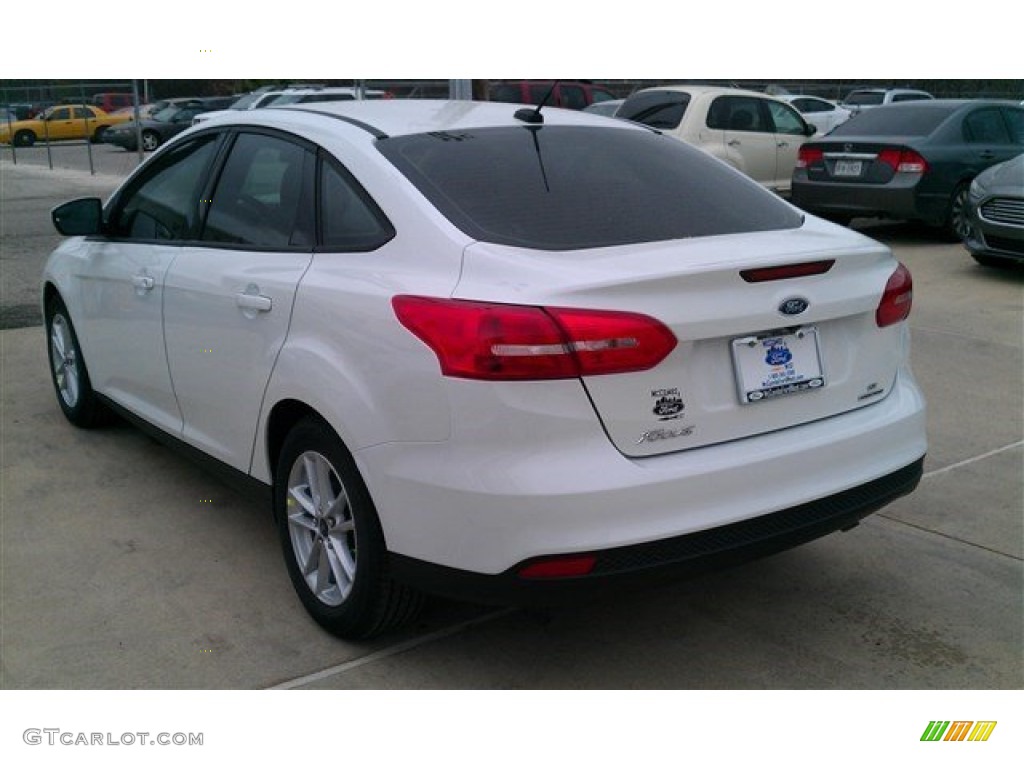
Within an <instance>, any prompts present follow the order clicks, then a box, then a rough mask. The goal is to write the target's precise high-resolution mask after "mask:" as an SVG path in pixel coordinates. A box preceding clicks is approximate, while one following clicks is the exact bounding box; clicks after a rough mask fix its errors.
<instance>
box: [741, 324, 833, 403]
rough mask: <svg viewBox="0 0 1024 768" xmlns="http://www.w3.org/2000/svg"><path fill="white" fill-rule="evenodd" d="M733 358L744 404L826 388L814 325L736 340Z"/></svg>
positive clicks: (816, 330)
mask: <svg viewBox="0 0 1024 768" xmlns="http://www.w3.org/2000/svg"><path fill="white" fill-rule="evenodd" d="M732 359H733V363H734V365H735V369H736V383H737V386H738V389H739V396H740V402H741V403H743V404H744V405H747V404H750V403H760V402H762V401H764V400H770V399H772V398H775V397H780V396H782V395H793V394H798V393H801V392H809V391H812V390H815V389H821V388H822V387H824V386H825V375H824V372H823V371H822V367H821V354H820V353H819V350H818V329H817V328H815V327H813V326H805V327H803V328H800V329H798V330H796V331H793V332H791V333H780V334H762V335H759V336H747V337H744V338H742V339H733V341H732Z"/></svg>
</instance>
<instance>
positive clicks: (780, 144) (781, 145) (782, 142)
mask: <svg viewBox="0 0 1024 768" xmlns="http://www.w3.org/2000/svg"><path fill="white" fill-rule="evenodd" d="M775 146H777V147H783V148H784V147H788V146H789V142H788V141H780V142H779V143H778V144H776V145H775Z"/></svg>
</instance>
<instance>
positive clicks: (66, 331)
mask: <svg viewBox="0 0 1024 768" xmlns="http://www.w3.org/2000/svg"><path fill="white" fill-rule="evenodd" d="M50 359H51V362H52V363H53V377H54V380H55V381H56V384H57V391H58V392H59V393H60V396H61V399H62V400H63V401H64V403H65V404H66V405H67V406H68V408H74V407H75V406H76V405H78V399H79V397H80V396H81V372H80V371H79V368H78V355H77V354H76V353H75V344H74V341H73V340H72V338H71V327H70V326H69V325H68V321H67V320H66V319H65V318H64V315H61V314H56V315H54V316H53V320H52V321H51V323H50Z"/></svg>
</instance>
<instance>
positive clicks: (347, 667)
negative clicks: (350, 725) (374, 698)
mask: <svg viewBox="0 0 1024 768" xmlns="http://www.w3.org/2000/svg"><path fill="white" fill-rule="evenodd" d="M515 610H516V609H515V608H503V609H501V610H499V611H493V612H491V613H488V614H486V615H484V616H478V617H477V618H475V619H470V620H469V621H462V622H459V623H458V624H453V625H452V626H450V627H445V628H443V629H439V630H437V631H435V632H431V633H430V634H428V635H423V636H422V637H414V638H412V639H411V640H406V641H405V642H404V643H398V644H397V645H393V646H391V647H390V648H382V649H381V650H379V651H374V652H373V653H369V654H367V655H366V656H360V657H359V658H358V659H353V660H352V661H346V662H345V663H343V664H336V665H335V666H333V667H327V668H326V669H322V670H320V671H319V672H313V673H311V674H308V675H303V676H302V677H296V678H294V679H293V680H286V681H285V682H283V683H278V684H277V685H272V686H270V687H269V688H267V689H266V690H268V691H286V690H292V689H294V688H298V687H299V686H302V685H307V684H309V683H315V682H317V681H319V680H324V679H326V678H328V677H331V676H333V675H339V674H342V673H343V672H349V671H351V670H353V669H357V668H359V667H363V666H366V665H367V664H373V663H374V662H376V661H380V660H381V659H386V658H389V657H391V656H397V655H398V654H400V653H405V652H406V651H410V650H412V649H413V648H418V647H419V646H421V645H426V644H427V643H432V642H433V641H434V640H440V639H442V638H444V637H448V636H450V635H454V634H457V633H459V632H461V631H463V630H464V629H469V628H470V627H473V626H476V625H477V624H484V623H486V622H488V621H492V620H493V619H499V618H501V617H502V616H508V615H509V614H511V613H514V612H515Z"/></svg>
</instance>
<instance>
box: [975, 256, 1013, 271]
mask: <svg viewBox="0 0 1024 768" xmlns="http://www.w3.org/2000/svg"><path fill="white" fill-rule="evenodd" d="M971 258H972V259H974V260H975V261H976V262H978V263H979V264H980V265H981V266H983V267H989V268H990V269H1009V268H1010V267H1013V266H1019V265H1018V264H1015V263H1014V262H1008V261H1007V260H1006V259H999V258H996V257H995V256H986V255H984V254H979V253H972V254H971Z"/></svg>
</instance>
